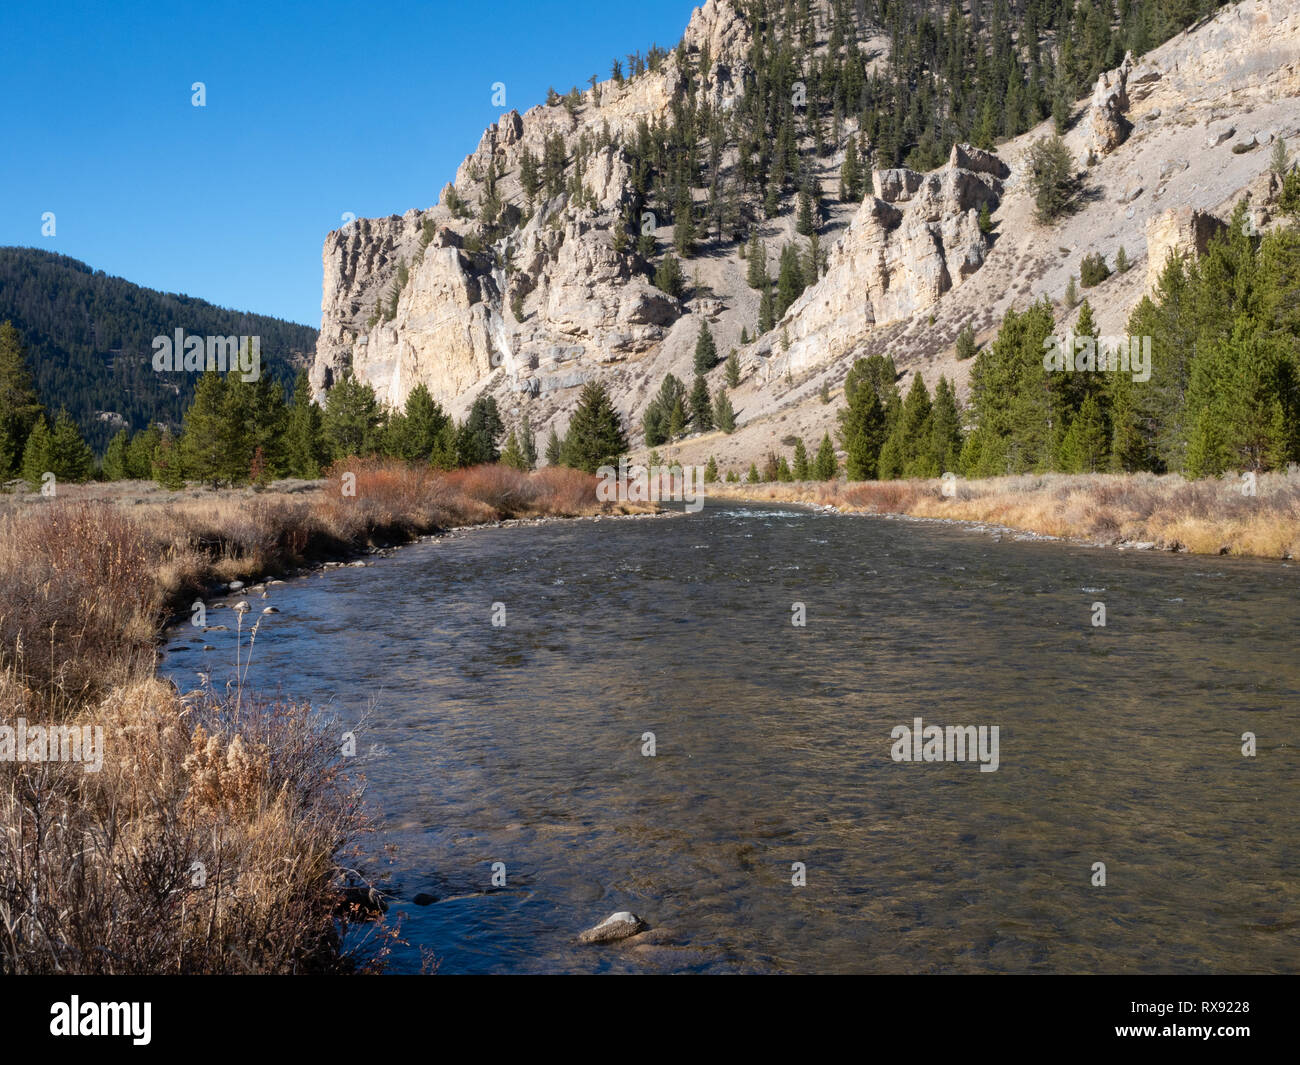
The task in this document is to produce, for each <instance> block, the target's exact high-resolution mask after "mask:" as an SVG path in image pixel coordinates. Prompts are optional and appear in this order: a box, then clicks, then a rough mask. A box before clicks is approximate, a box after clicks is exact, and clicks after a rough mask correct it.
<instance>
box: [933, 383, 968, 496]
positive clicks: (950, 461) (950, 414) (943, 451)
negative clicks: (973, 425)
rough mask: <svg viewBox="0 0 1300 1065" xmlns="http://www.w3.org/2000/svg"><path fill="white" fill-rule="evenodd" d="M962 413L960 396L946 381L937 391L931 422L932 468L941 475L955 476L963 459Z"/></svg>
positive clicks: (935, 390)
mask: <svg viewBox="0 0 1300 1065" xmlns="http://www.w3.org/2000/svg"><path fill="white" fill-rule="evenodd" d="M961 445H962V434H961V413H960V412H959V411H958V409H957V393H956V390H955V389H954V388H953V387H952V385H951V384H950V383H949V381H948V379H947V378H946V377H943V376H940V378H939V383H938V384H937V385H935V388H934V404H933V406H932V408H931V422H930V465H931V467H932V468H934V469H937V470H938V472H939V473H940V474H941V475H942V474H944V473H954V472H956V470H957V467H958V463H959V461H960V458H961Z"/></svg>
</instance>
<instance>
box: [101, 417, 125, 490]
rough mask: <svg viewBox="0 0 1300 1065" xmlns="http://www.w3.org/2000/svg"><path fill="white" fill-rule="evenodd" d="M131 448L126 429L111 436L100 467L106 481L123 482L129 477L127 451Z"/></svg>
mask: <svg viewBox="0 0 1300 1065" xmlns="http://www.w3.org/2000/svg"><path fill="white" fill-rule="evenodd" d="M130 446H131V434H130V433H129V432H127V430H126V429H119V430H118V431H117V432H116V433H114V434H113V439H112V440H110V441H109V442H108V447H107V448H106V449H105V451H104V461H103V463H102V465H101V467H100V470H101V472H102V473H103V475H104V480H106V481H125V480H126V479H127V478H128V477H129V476H130V474H129V472H128V460H127V449H128V448H129V447H130Z"/></svg>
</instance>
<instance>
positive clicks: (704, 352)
mask: <svg viewBox="0 0 1300 1065" xmlns="http://www.w3.org/2000/svg"><path fill="white" fill-rule="evenodd" d="M717 364H718V349H717V347H716V346H715V345H714V343H713V334H712V333H711V332H709V323H708V321H707V320H705V319H704V318H701V319H700V332H699V335H698V336H697V337H696V339H695V372H696V373H697V374H705V373H708V372H709V371H710V370H712V369H713V367H715V366H716V365H717Z"/></svg>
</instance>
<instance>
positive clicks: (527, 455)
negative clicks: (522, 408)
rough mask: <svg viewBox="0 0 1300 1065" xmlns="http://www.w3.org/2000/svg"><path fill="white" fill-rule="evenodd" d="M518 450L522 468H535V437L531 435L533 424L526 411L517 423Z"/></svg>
mask: <svg viewBox="0 0 1300 1065" xmlns="http://www.w3.org/2000/svg"><path fill="white" fill-rule="evenodd" d="M519 451H520V454H521V455H523V459H524V469H526V470H532V469H536V467H537V437H536V436H534V435H533V426H532V423H531V422H530V421H529V420H528V415H527V414H526V413H525V414H524V416H523V418H522V420H521V421H520V423H519Z"/></svg>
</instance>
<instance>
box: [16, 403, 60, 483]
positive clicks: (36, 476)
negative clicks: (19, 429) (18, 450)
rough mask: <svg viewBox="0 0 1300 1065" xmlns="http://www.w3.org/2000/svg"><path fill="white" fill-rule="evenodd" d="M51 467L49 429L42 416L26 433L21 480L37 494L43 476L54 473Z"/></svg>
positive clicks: (51, 456)
mask: <svg viewBox="0 0 1300 1065" xmlns="http://www.w3.org/2000/svg"><path fill="white" fill-rule="evenodd" d="M53 466H54V450H53V446H52V441H51V439H50V427H49V425H48V424H47V423H46V421H45V415H43V414H42V415H41V416H40V417H38V418H37V419H36V424H35V425H33V426H32V427H31V429H30V430H29V431H28V433H27V440H26V446H25V447H24V448H23V459H22V477H23V480H24V481H26V482H27V485H28V487H29V488H31V490H32V491H33V492H39V491H40V490H41V486H42V485H43V483H44V478H45V475H46V474H47V473H54V469H53ZM56 476H57V475H56Z"/></svg>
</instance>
